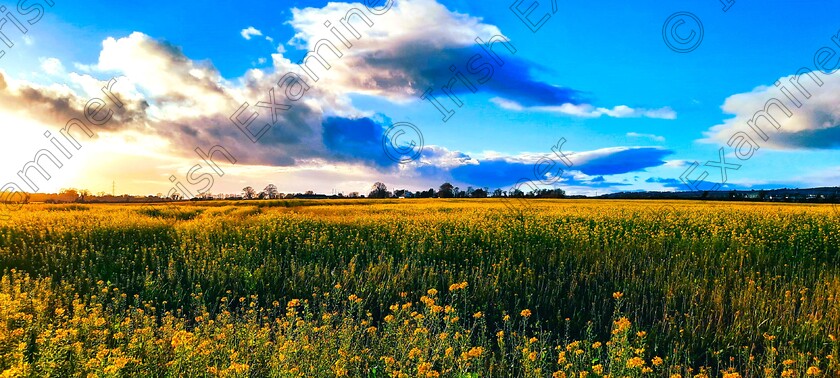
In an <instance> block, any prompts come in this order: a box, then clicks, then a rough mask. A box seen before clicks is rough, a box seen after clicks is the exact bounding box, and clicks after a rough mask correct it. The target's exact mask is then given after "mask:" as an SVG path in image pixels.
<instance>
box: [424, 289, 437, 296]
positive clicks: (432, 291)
mask: <svg viewBox="0 0 840 378" xmlns="http://www.w3.org/2000/svg"><path fill="white" fill-rule="evenodd" d="M426 293H427V294H429V295H431V296H433V297H434V296H435V295H437V293H438V291H437V290H436V289H429V290H428V291H426Z"/></svg>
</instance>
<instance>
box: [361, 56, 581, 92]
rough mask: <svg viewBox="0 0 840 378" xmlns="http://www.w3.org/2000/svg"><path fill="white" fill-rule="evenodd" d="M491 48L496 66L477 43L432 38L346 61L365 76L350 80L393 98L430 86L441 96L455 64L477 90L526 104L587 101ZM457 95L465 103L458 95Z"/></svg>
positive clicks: (461, 86)
mask: <svg viewBox="0 0 840 378" xmlns="http://www.w3.org/2000/svg"><path fill="white" fill-rule="evenodd" d="M494 51H495V52H496V53H497V54H498V57H499V59H501V60H502V65H501V66H500V65H499V64H498V63H497V62H496V61H495V60H494V59H493V57H491V56H490V55H488V54H487V53H486V52H485V51H484V50H483V49H481V48H480V47H478V46H472V47H460V48H441V47H439V46H437V45H436V44H434V43H432V42H429V43H426V44H411V45H399V46H396V47H394V48H393V49H392V50H389V51H376V52H370V53H364V54H358V55H356V56H354V57H353V58H352V62H350V63H348V65H350V66H354V67H364V71H366V74H365V75H359V78H357V79H355V80H354V79H352V78H351V79H349V80H350V81H351V82H353V85H354V86H358V87H359V88H362V89H367V90H377V91H385V92H390V93H391V95H394V96H400V95H401V94H403V93H405V92H410V93H411V94H413V95H414V96H420V95H422V94H423V92H425V91H426V89H428V88H430V87H433V88H434V89H435V94H436V96H437V97H438V98H442V97H445V96H446V95H445V94H444V93H442V91H441V87H442V86H445V85H448V83H449V82H450V81H451V80H453V79H455V78H456V76H455V73H453V72H452V71H451V70H450V68H451V67H453V66H454V67H455V68H456V72H460V73H462V74H463V75H464V77H466V78H467V80H469V82H471V83H472V85H473V86H474V88H475V89H477V91H478V92H485V93H490V94H493V95H497V96H501V97H504V98H507V99H511V100H515V101H516V102H518V103H520V104H522V105H525V106H552V105H562V104H567V103H571V104H575V105H577V104H581V103H584V102H585V101H587V99H585V98H583V94H582V92H580V91H577V90H574V89H570V88H564V87H559V86H554V85H550V84H547V83H544V82H541V81H539V80H537V79H535V78H534V77H533V75H532V73H531V72H532V68H534V67H535V64H533V63H531V62H529V61H527V60H524V59H521V58H518V57H517V56H515V55H512V54H511V53H509V52H508V50H507V49H506V48H505V47H504V46H503V45H501V44H500V43H497V44H496V45H495V46H494ZM470 63H472V64H470ZM479 80H481V81H485V82H484V83H483V84H482V83H480V82H479ZM455 82H456V84H455V85H454V86H453V87H452V91H453V92H454V93H455V94H465V93H472V92H471V90H470V89H469V88H468V87H467V85H465V84H463V83H461V82H460V81H457V80H456V81H455ZM407 85H408V87H407ZM459 97H460V98H461V100H462V101H464V97H463V96H459Z"/></svg>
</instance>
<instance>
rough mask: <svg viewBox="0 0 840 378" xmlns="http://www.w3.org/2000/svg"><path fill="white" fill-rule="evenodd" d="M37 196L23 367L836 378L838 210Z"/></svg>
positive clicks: (6, 365) (102, 371)
mask: <svg viewBox="0 0 840 378" xmlns="http://www.w3.org/2000/svg"><path fill="white" fill-rule="evenodd" d="M527 204H528V206H527V207H525V208H521V209H519V210H518V211H512V210H510V209H508V208H507V207H506V206H505V205H503V204H502V203H501V202H500V201H495V200H461V201H457V200H452V201H448V200H393V201H373V200H357V201H351V200H347V201H249V202H228V203H224V202H203V203H202V202H199V203H189V204H183V205H177V206H172V205H155V206H149V205H124V206H120V205H27V206H25V207H24V208H23V209H21V210H20V211H15V212H8V211H7V212H5V213H4V214H7V215H8V218H7V219H5V220H0V270H1V271H2V281H0V372H2V373H0V374H1V375H2V376H3V377H6V376H9V377H11V376H38V377H40V376H99V377H105V376H161V377H168V376H230V377H263V376H270V377H293V376H300V377H331V376H351V377H391V376H393V377H437V376H444V377H479V376H514V377H551V376H554V377H586V376H588V377H601V376H610V377H625V376H630V377H641V376H651V377H718V376H723V377H729V378H734V377H758V376H761V377H764V376H767V377H807V376H834V377H840V364H838V362H837V358H840V356H839V355H838V348H839V347H840V341H838V339H837V337H836V336H837V335H840V253H838V249H839V248H840V223H839V222H838V219H837V215H836V214H835V213H834V212H833V211H832V209H831V208H830V207H826V206H817V205H814V206H808V205H787V204H747V203H720V202H718V203H716V202H702V203H701V202H655V201H647V202H645V201H634V202H630V201H594V200H534V201H529V202H527Z"/></svg>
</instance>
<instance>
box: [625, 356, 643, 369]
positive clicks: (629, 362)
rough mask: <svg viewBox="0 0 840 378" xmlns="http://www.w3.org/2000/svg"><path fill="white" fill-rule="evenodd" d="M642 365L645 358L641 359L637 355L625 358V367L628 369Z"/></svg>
mask: <svg viewBox="0 0 840 378" xmlns="http://www.w3.org/2000/svg"><path fill="white" fill-rule="evenodd" d="M642 366H645V360H643V359H641V358H639V357H633V358H631V359H629V360H627V368H628V369H633V368H637V367H642Z"/></svg>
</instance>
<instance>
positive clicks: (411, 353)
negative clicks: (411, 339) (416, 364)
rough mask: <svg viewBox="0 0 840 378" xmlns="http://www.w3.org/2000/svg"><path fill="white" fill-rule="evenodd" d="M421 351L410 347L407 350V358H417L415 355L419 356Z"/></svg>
mask: <svg viewBox="0 0 840 378" xmlns="http://www.w3.org/2000/svg"><path fill="white" fill-rule="evenodd" d="M422 353H423V352H421V351H420V349H417V348H411V350H410V351H408V358H412V359H413V358H417V357H418V356H420V355H421V354H422Z"/></svg>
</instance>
